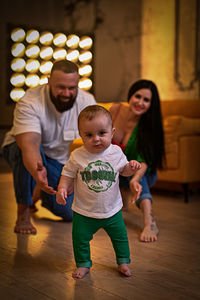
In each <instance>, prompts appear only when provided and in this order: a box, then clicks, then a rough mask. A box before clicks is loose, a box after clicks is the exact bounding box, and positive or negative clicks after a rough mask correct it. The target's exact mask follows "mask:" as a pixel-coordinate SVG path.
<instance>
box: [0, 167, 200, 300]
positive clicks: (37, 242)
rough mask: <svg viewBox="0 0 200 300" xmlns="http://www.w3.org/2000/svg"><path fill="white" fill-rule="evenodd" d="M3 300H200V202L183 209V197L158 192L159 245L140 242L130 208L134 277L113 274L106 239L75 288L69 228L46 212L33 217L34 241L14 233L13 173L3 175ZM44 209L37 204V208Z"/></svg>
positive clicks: (138, 221)
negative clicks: (35, 228)
mask: <svg viewBox="0 0 200 300" xmlns="http://www.w3.org/2000/svg"><path fill="white" fill-rule="evenodd" d="M0 191H1V193H0V195H1V197H0V214H1V216H0V241H1V245H0V299H1V300H4V299H5V300H11V299H12V300H13V299H14V300H17V299H20V300H46V299H56V300H64V299H84V300H85V299H91V300H93V299H97V300H104V299H105V300H109V299H113V300H114V299H116V300H117V299H131V300H132V299H133V300H143V299H145V300H146V299H148V300H151V299H153V300H157V299H159V300H161V299H167V300H168V299H170V300H171V299H172V300H174V299H180V300H184V299H189V300H190V299H191V300H194V299H200V221H199V220H200V195H199V192H194V193H193V194H192V195H190V203H188V204H185V203H184V202H183V196H182V194H181V193H176V194H175V193H174V194H172V193H171V192H170V193H168V192H166V193H163V192H162V193H158V192H156V193H155V192H154V200H155V202H154V215H155V217H156V220H157V223H158V225H159V228H160V235H159V240H158V241H157V242H155V243H151V244H145V243H141V242H139V241H138V235H139V232H140V230H141V226H142V218H141V214H140V211H139V210H138V209H137V208H136V207H135V206H132V207H131V210H130V212H129V213H126V214H125V215H124V218H125V222H126V225H127V230H128V236H129V240H130V248H131V259H132V261H131V265H130V268H131V270H132V273H133V275H132V277H130V278H125V277H122V276H121V275H120V274H119V273H118V272H117V269H116V263H115V257H114V252H113V249H112V246H111V243H110V240H109V238H108V237H107V235H106V234H105V233H104V231H99V232H98V233H97V234H96V235H95V236H94V239H93V241H92V243H91V252H92V259H93V267H92V269H91V272H90V274H89V275H87V276H86V277H85V278H84V279H82V280H75V279H73V278H72V276H71V273H72V271H73V270H74V268H75V264H74V259H73V252H72V241H71V229H72V225H71V223H64V222H62V221H60V220H59V219H58V218H55V217H54V216H53V215H52V214H50V213H48V212H47V211H46V210H45V209H44V208H40V210H39V212H37V213H36V214H35V215H34V217H33V223H34V224H35V226H36V227H37V229H38V234H37V235H35V236H34V235H30V236H29V235H24V236H23V235H17V234H15V233H13V227H14V224H15V219H16V203H15V197H14V191H13V185H12V175H11V173H10V170H9V169H8V168H6V166H5V165H4V164H3V163H1V172H0ZM38 207H40V204H38Z"/></svg>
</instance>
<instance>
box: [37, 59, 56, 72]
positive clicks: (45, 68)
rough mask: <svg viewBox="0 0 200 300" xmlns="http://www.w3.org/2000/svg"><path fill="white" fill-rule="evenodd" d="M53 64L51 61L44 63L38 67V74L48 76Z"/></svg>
mask: <svg viewBox="0 0 200 300" xmlns="http://www.w3.org/2000/svg"><path fill="white" fill-rule="evenodd" d="M52 66H53V63H52V62H51V61H44V62H42V63H41V65H40V72H41V73H42V74H49V73H50V72H51V68H52Z"/></svg>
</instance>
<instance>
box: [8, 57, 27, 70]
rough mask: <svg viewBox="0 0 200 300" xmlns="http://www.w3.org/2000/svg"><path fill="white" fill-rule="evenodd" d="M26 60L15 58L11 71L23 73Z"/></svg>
mask: <svg viewBox="0 0 200 300" xmlns="http://www.w3.org/2000/svg"><path fill="white" fill-rule="evenodd" d="M25 64H26V63H25V60H24V59H22V58H14V59H13V60H12V61H11V69H12V70H13V71H14V72H22V71H23V70H24V68H25Z"/></svg>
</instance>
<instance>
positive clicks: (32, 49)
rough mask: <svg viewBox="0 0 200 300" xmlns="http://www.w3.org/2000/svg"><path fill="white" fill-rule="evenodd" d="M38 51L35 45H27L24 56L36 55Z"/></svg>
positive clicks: (32, 56) (34, 56)
mask: <svg viewBox="0 0 200 300" xmlns="http://www.w3.org/2000/svg"><path fill="white" fill-rule="evenodd" d="M39 53H40V48H39V47H38V46H37V45H29V46H28V47H27V48H26V50H25V54H26V56H27V57H30V58H36V57H38V56H39Z"/></svg>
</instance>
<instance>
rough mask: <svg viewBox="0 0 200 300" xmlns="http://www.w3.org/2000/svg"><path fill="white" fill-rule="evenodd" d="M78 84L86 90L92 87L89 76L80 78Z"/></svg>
mask: <svg viewBox="0 0 200 300" xmlns="http://www.w3.org/2000/svg"><path fill="white" fill-rule="evenodd" d="M78 86H79V88H80V89H82V90H86V91H88V90H90V89H91V87H92V80H91V79H89V78H81V79H80V80H79V84H78Z"/></svg>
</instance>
